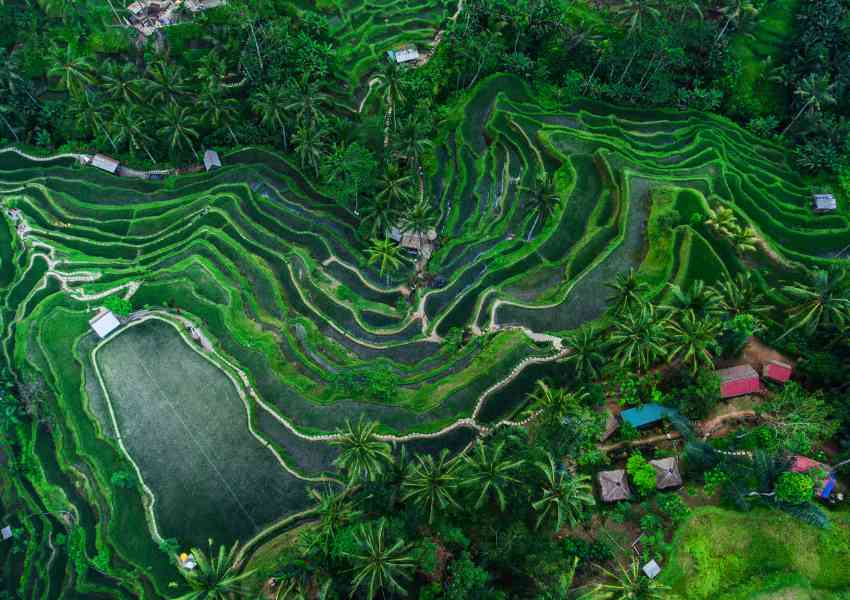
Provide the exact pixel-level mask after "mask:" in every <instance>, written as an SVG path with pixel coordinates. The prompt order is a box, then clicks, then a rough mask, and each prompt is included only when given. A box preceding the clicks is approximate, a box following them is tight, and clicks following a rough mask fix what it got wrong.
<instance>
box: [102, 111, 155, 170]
mask: <svg viewBox="0 0 850 600" xmlns="http://www.w3.org/2000/svg"><path fill="white" fill-rule="evenodd" d="M109 131H110V132H111V133H112V139H113V140H114V141H115V144H117V145H118V146H123V145H126V146H127V148H128V149H129V150H130V154H131V155H133V154H135V152H136V150H140V149H141V150H144V151H145V153H146V154H147V155H148V158H150V159H151V160H153V159H154V158H153V156H152V155H151V153H150V151H149V150H148V144H149V143H151V141H152V139H151V137H150V135H148V133H147V122H146V119H145V117H144V116H143V115H141V114H139V112H138V111H137V110H136V107H134V106H133V105H131V104H121V105H119V106H118V108H117V109H116V111H115V113H114V114H113V115H112V120H111V121H110V122H109Z"/></svg>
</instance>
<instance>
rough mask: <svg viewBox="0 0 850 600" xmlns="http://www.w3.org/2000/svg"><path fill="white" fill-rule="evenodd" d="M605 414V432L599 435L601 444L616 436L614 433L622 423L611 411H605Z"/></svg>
mask: <svg viewBox="0 0 850 600" xmlns="http://www.w3.org/2000/svg"><path fill="white" fill-rule="evenodd" d="M605 414H606V417H605V431H603V432H602V433H601V434H600V435H599V441H601V442H604V441H605V440H607V439H608V438H609V437H611V436H612V435H614V432H615V431H617V430H618V429H619V428H620V421H619V420H618V419H617V417H616V416H614V414H613V413H612V412H611V411H610V410H607V411H605Z"/></svg>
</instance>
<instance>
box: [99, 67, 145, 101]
mask: <svg viewBox="0 0 850 600" xmlns="http://www.w3.org/2000/svg"><path fill="white" fill-rule="evenodd" d="M142 85H143V83H142V80H141V79H139V77H138V71H137V70H136V67H135V66H133V63H129V62H125V63H121V64H119V63H116V62H115V61H112V60H107V61H105V62H104V63H103V73H102V74H101V75H100V87H101V88H103V91H104V92H105V93H106V97H107V98H109V99H110V100H112V101H114V102H123V103H125V104H136V103H138V102H141V100H142V90H141V86H142Z"/></svg>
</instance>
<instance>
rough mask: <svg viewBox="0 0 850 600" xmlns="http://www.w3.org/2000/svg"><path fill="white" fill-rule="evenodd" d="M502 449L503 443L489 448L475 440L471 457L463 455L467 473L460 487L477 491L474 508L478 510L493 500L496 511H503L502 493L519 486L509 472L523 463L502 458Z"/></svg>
mask: <svg viewBox="0 0 850 600" xmlns="http://www.w3.org/2000/svg"><path fill="white" fill-rule="evenodd" d="M504 447H505V441H504V440H502V441H500V442H498V443H496V444H493V445H492V446H486V445H485V444H484V443H483V442H482V441H481V440H478V443H476V444H475V449H474V450H473V451H472V453H471V455H469V454H464V455H463V460H464V461H465V462H466V464H467V471H466V474H465V477H464V479H463V481H462V482H461V487H474V488H475V489H476V490H478V491H479V493H478V497H477V499H476V500H475V505H474V506H475V508H481V507H482V506H484V504H485V503H487V502H488V501H493V500H495V501H496V503H497V505H498V506H499V510H501V511H503V512H504V510H505V508H506V506H507V499H506V496H505V492H506V491H507V489H508V488H510V487H513V486H517V485H519V484H520V482H519V480H518V479H517V478H516V477H514V476H513V475H512V473H513V472H514V471H516V470H517V469H519V468H520V467H521V466H522V465H523V463H524V461H522V460H510V459H508V458H506V457H503V456H502V451H503V450H504Z"/></svg>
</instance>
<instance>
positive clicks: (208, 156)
mask: <svg viewBox="0 0 850 600" xmlns="http://www.w3.org/2000/svg"><path fill="white" fill-rule="evenodd" d="M220 166H221V159H220V158H219V156H218V152H216V151H215V150H207V151H206V152H204V168H205V169H206V170H207V171H212V170H213V169H217V168H219V167H220Z"/></svg>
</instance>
